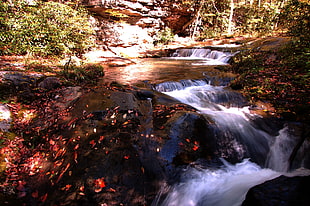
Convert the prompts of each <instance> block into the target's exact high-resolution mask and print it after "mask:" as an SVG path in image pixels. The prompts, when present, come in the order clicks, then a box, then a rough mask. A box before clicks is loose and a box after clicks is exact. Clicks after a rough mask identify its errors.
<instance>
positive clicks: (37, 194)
mask: <svg viewBox="0 0 310 206" xmlns="http://www.w3.org/2000/svg"><path fill="white" fill-rule="evenodd" d="M31 196H32V197H33V198H38V197H39V191H38V190H36V191H34V192H33V193H31Z"/></svg>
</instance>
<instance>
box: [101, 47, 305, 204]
mask: <svg viewBox="0 0 310 206" xmlns="http://www.w3.org/2000/svg"><path fill="white" fill-rule="evenodd" d="M233 55H234V53H231V52H222V51H216V50H211V49H209V48H208V49H207V48H192V49H179V50H176V51H175V52H174V53H172V54H171V56H170V57H165V58H160V59H146V60H143V61H142V62H140V63H139V65H131V66H127V67H123V68H111V69H110V70H108V71H107V72H106V76H105V81H118V82H120V83H122V84H130V85H136V86H139V85H143V84H147V85H152V88H153V90H155V91H157V92H159V93H161V94H163V95H167V96H169V97H171V98H173V99H176V100H177V101H179V102H180V103H183V104H186V105H190V106H191V107H193V108H195V109H196V110H197V112H198V113H199V114H201V115H203V116H204V117H205V119H206V120H208V121H209V122H212V124H210V125H211V126H210V127H212V130H211V131H213V132H212V134H208V135H212V136H213V137H214V139H215V140H214V141H215V145H216V150H215V153H214V155H215V156H216V158H217V159H218V162H217V163H216V164H210V163H209V162H208V161H201V160H197V161H196V162H193V163H191V164H190V165H188V166H183V167H182V168H181V169H180V170H178V176H179V178H177V180H174V181H172V183H167V182H169V180H167V181H166V182H164V183H162V185H161V190H160V191H159V192H158V194H157V196H156V198H155V200H154V201H153V203H152V205H153V206H161V205H162V206H180V205H182V206H238V205H241V204H242V202H243V201H244V199H245V195H246V193H247V191H248V190H249V189H250V188H251V187H253V186H255V185H258V184H261V183H263V182H265V181H267V180H270V179H274V178H276V177H278V176H280V175H288V174H290V175H291V176H294V175H293V174H294V173H293V170H296V169H298V168H303V166H304V165H303V160H302V159H299V164H295V165H294V168H291V167H290V163H289V158H290V155H291V152H292V150H293V149H294V146H295V145H296V144H297V143H298V138H296V137H294V134H292V133H290V132H289V131H290V129H289V128H288V126H287V125H283V126H281V127H280V126H278V125H277V124H274V123H273V122H271V121H270V122H268V120H264V119H263V118H262V117H260V116H259V115H256V114H253V113H252V112H251V106H250V105H249V104H248V103H247V101H246V100H245V99H244V98H243V96H242V95H241V94H239V93H237V92H235V91H232V90H231V89H230V88H229V87H228V85H229V82H230V81H231V80H232V79H233V78H234V77H235V76H234V75H233V74H230V73H225V72H222V71H221V70H220V69H221V67H222V66H226V65H228V62H229V59H230V57H231V56H233ZM177 147H178V145H177V144H174V143H171V144H170V145H169V144H168V146H166V147H165V146H164V147H163V148H162V150H161V151H160V155H161V156H162V157H163V158H164V159H166V160H167V161H168V162H172V159H171V151H173V150H174V149H175V148H177ZM306 148H308V145H306V146H303V147H302V150H303V149H304V150H306ZM175 150H177V149H175ZM302 150H301V151H299V152H300V153H303V152H304V151H302ZM297 156H298V155H297ZM299 156H301V155H299ZM305 174H307V175H309V172H308V171H306V173H305ZM305 174H304V175H305Z"/></svg>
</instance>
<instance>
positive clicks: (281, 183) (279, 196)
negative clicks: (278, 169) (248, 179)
mask: <svg viewBox="0 0 310 206" xmlns="http://www.w3.org/2000/svg"><path fill="white" fill-rule="evenodd" d="M309 185H310V176H305V177H285V176H280V177H278V178H276V179H273V180H270V181H267V182H265V183H263V184H260V185H257V186H255V187H253V188H251V189H250V190H249V192H248V193H247V195H246V199H245V201H244V202H243V203H242V206H295V205H298V206H307V205H309V204H310V196H309Z"/></svg>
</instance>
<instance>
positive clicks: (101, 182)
mask: <svg viewBox="0 0 310 206" xmlns="http://www.w3.org/2000/svg"><path fill="white" fill-rule="evenodd" d="M95 186H96V187H100V188H104V187H105V186H106V185H105V182H104V177H102V178H98V179H96V180H95Z"/></svg>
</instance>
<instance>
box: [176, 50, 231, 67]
mask: <svg viewBox="0 0 310 206" xmlns="http://www.w3.org/2000/svg"><path fill="white" fill-rule="evenodd" d="M233 55H235V54H232V53H230V52H222V51H216V50H211V49H206V48H189V49H186V48H185V49H177V50H176V51H175V52H174V53H173V54H172V55H171V57H170V58H173V59H187V60H191V59H192V60H197V59H202V60H205V61H204V62H203V63H202V62H200V63H196V65H197V64H199V65H201V64H205V65H225V64H227V63H228V61H229V60H230V58H231V57H232V56H233Z"/></svg>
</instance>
